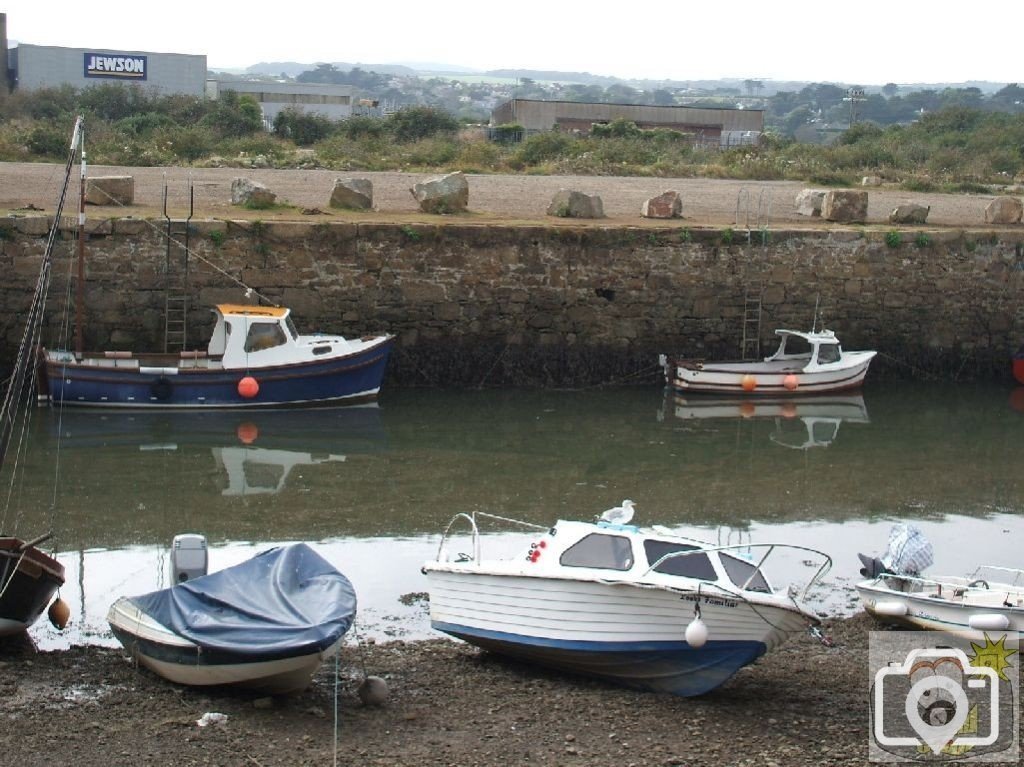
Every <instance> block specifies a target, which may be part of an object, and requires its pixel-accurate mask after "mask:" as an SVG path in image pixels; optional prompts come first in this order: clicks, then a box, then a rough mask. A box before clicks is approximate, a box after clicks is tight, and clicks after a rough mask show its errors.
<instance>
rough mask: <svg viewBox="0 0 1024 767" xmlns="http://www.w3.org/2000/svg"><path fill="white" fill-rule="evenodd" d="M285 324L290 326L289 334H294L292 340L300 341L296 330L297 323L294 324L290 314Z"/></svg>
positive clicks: (285, 319)
mask: <svg viewBox="0 0 1024 767" xmlns="http://www.w3.org/2000/svg"><path fill="white" fill-rule="evenodd" d="M284 324H285V325H287V326H288V332H289V333H291V334H292V340H294V341H298V340H299V331H298V330H296V328H295V323H294V322H292V316H291V315H290V314H289V315H288V316H287V317H285V318H284Z"/></svg>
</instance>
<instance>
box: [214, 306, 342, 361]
mask: <svg viewBox="0 0 1024 767" xmlns="http://www.w3.org/2000/svg"><path fill="white" fill-rule="evenodd" d="M213 313H214V315H215V316H216V324H215V325H214V328H213V334H212V335H211V336H210V342H209V345H208V346H207V351H206V354H207V356H208V357H210V358H215V359H217V358H219V359H221V360H222V364H223V366H224V367H225V368H260V367H267V366H270V365H283V364H294V363H297V362H308V361H314V360H316V359H318V358H323V357H324V356H329V357H335V356H338V355H339V353H342V354H343V353H346V352H348V351H350V350H354V349H350V347H353V343H352V342H351V341H348V340H347V339H345V338H343V337H341V336H328V335H321V334H315V335H305V336H303V335H299V332H298V330H296V328H295V324H294V323H293V322H292V318H291V310H290V309H288V308H286V307H283V306H247V305H239V304H218V305H217V306H215V307H214V308H213Z"/></svg>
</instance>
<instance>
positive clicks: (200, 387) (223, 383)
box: [46, 336, 394, 409]
mask: <svg viewBox="0 0 1024 767" xmlns="http://www.w3.org/2000/svg"><path fill="white" fill-rule="evenodd" d="M393 341H394V339H393V337H391V336H388V337H385V338H382V339H381V341H380V342H379V343H377V344H375V345H372V346H370V347H368V348H366V349H365V350H363V351H360V352H358V353H356V354H351V355H347V356H343V357H336V358H331V359H325V360H318V361H316V362H306V363H301V364H295V365H277V366H272V367H265V368H255V369H239V370H234V369H227V370H225V369H216V368H212V367H207V368H203V367H148V366H144V367H138V366H135V367H129V366H124V367H118V366H117V365H116V364H114V363H108V364H87V363H83V362H78V361H74V360H73V359H69V357H68V355H66V354H64V353H57V354H50V355H48V356H47V360H46V381H47V394H48V395H49V398H50V400H51V402H54V403H61V404H63V405H64V406H80V407H104V408H144V409H204V408H206V409H210V408H212V409H234V408H244V409H252V408H281V407H325V406H333V405H339V404H357V403H362V402H369V401H372V400H375V399H376V398H377V395H378V393H379V392H380V387H381V383H382V381H383V378H384V371H385V368H386V366H387V360H388V355H389V354H390V351H391V347H392V344H393ZM247 376H249V377H252V378H254V379H255V380H256V382H257V384H258V391H257V392H256V394H255V395H254V396H250V397H245V396H243V395H242V394H241V393H240V391H239V388H240V387H239V381H241V380H242V378H244V377H247Z"/></svg>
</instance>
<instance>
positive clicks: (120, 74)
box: [10, 43, 206, 96]
mask: <svg viewBox="0 0 1024 767" xmlns="http://www.w3.org/2000/svg"><path fill="white" fill-rule="evenodd" d="M10 66H11V69H12V70H13V79H14V83H15V86H16V87H17V88H18V89H19V90H25V91H28V90H36V89H39V88H56V87H58V86H61V85H70V86H72V87H74V88H88V87H90V86H93V85H102V84H107V83H125V84H130V83H135V84H137V85H139V86H141V87H143V88H147V89H149V88H152V89H155V90H158V91H160V92H162V93H183V94H186V95H189V96H202V95H203V94H204V93H205V92H206V56H198V55H192V54H186V53H153V52H150V51H115V50H110V49H108V48H60V47H57V46H53V45H28V44H25V43H22V44H20V45H18V46H17V47H16V48H12V49H11V50H10Z"/></svg>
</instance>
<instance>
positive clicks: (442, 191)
mask: <svg viewBox="0 0 1024 767" xmlns="http://www.w3.org/2000/svg"><path fill="white" fill-rule="evenodd" d="M409 191H410V192H412V196H413V197H415V198H416V202H418V203H419V204H420V210H422V211H423V212H424V213H462V212H464V211H465V210H466V208H467V207H468V206H469V182H468V181H467V180H466V174H464V173H462V172H461V171H456V172H455V173H449V174H448V175H447V176H441V177H440V178H433V179H430V180H429V181H424V182H423V183H420V184H416V185H414V186H413V187H412V189H410V190H409Z"/></svg>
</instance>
